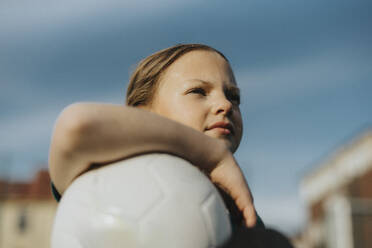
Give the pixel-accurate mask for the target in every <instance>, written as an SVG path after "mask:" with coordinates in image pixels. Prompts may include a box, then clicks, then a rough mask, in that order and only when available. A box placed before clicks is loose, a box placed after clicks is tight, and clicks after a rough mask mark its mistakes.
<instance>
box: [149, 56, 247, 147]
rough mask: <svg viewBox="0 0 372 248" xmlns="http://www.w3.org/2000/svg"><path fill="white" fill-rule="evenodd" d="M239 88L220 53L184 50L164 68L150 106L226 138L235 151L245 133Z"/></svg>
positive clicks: (194, 126) (170, 116)
mask: <svg viewBox="0 0 372 248" xmlns="http://www.w3.org/2000/svg"><path fill="white" fill-rule="evenodd" d="M239 100H240V95H239V89H238V88H237V85H236V82H235V78H234V75H233V72H232V70H231V68H230V65H229V64H228V62H227V61H226V60H225V59H224V58H223V57H222V56H221V55H219V54H218V53H216V52H212V51H204V50H196V51H191V52H188V53H186V54H184V55H183V56H182V57H180V58H179V59H177V60H176V61H175V62H174V63H173V64H172V65H170V67H168V69H167V70H166V71H165V73H164V74H163V76H162V77H161V79H160V82H159V85H158V88H157V91H156V93H155V96H154V98H153V100H152V102H151V103H150V104H149V106H147V108H148V109H149V110H150V111H152V112H155V113H157V114H159V115H162V116H164V117H167V118H169V119H172V120H175V121H177V122H180V123H182V124H184V125H186V126H189V127H192V128H194V129H196V130H199V131H201V132H203V133H204V134H206V135H208V136H210V137H213V138H218V139H223V140H225V141H226V143H227V145H228V146H229V148H230V150H231V151H232V152H234V151H235V150H236V149H237V148H238V146H239V143H240V140H241V137H242V117H241V113H240V109H239Z"/></svg>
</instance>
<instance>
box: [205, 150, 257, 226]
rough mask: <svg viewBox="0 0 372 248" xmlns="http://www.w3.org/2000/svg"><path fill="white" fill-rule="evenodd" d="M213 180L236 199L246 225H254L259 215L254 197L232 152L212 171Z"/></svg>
mask: <svg viewBox="0 0 372 248" xmlns="http://www.w3.org/2000/svg"><path fill="white" fill-rule="evenodd" d="M209 175H210V178H211V181H212V182H213V183H214V184H216V185H217V186H218V187H219V188H221V189H222V190H223V191H225V192H226V193H227V194H228V195H229V196H231V198H232V199H233V200H234V202H235V204H236V206H237V207H238V209H239V211H240V212H241V213H242V216H243V218H244V222H245V225H246V226H247V227H253V226H254V225H255V224H256V221H257V216H256V211H255V208H254V205H253V197H252V194H251V192H250V190H249V188H248V184H247V182H246V180H245V178H244V175H243V173H242V171H241V169H240V167H239V165H238V164H237V162H236V160H235V158H234V156H233V155H232V153H231V152H226V155H225V156H224V157H223V159H222V160H221V161H220V162H219V163H218V164H217V166H216V167H215V168H214V169H212V170H211V172H210V174H209Z"/></svg>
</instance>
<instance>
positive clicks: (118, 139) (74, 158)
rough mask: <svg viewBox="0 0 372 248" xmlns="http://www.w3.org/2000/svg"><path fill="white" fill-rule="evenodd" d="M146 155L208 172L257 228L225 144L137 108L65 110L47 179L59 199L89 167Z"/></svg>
mask: <svg viewBox="0 0 372 248" xmlns="http://www.w3.org/2000/svg"><path fill="white" fill-rule="evenodd" d="M150 152H164V153H170V154H174V155H176V156H179V157H182V158H184V159H186V160H188V161H190V162H191V163H192V164H194V165H196V166H198V167H199V168H201V169H202V170H204V171H206V172H207V173H208V174H209V175H210V177H211V180H212V181H213V182H214V183H216V184H218V185H219V186H220V187H221V188H222V189H224V190H225V191H226V192H227V193H228V194H230V195H231V196H232V198H233V199H234V200H235V203H236V204H237V206H238V207H239V209H240V210H241V211H242V212H243V214H244V216H245V217H246V221H248V222H247V225H248V226H251V225H253V224H254V223H255V217H256V216H255V213H254V208H253V202H252V197H251V194H250V192H249V189H248V186H247V184H246V181H245V179H244V177H243V174H242V172H241V171H240V168H239V166H238V165H237V163H236V161H235V159H234V157H233V156H232V154H231V152H230V151H229V150H228V148H227V146H226V145H225V143H224V142H223V141H221V140H218V139H214V138H211V137H208V136H207V135H204V134H203V133H201V132H199V131H197V130H194V129H192V128H190V127H187V126H184V125H182V124H180V123H177V122H175V121H172V120H169V119H167V118H165V117H162V116H159V115H157V114H154V113H151V112H149V111H146V110H142V109H139V108H133V107H126V106H122V105H111V104H96V103H77V104H73V105H70V106H69V107H67V108H66V109H65V110H64V111H63V112H62V113H61V115H60V116H59V118H58V120H57V122H56V125H55V129H54V133H53V136H52V141H51V146H50V154H49V167H50V175H51V179H52V181H53V183H54V184H55V186H56V188H57V190H58V191H59V192H60V193H61V194H63V192H64V191H65V190H66V188H67V187H68V186H69V185H70V184H71V182H72V181H73V180H74V179H75V178H76V177H78V176H79V175H81V174H82V173H84V172H85V171H87V170H89V169H90V168H91V167H92V165H97V164H99V165H103V164H107V163H111V162H114V161H118V160H122V159H125V158H128V157H131V156H134V155H137V154H143V153H150Z"/></svg>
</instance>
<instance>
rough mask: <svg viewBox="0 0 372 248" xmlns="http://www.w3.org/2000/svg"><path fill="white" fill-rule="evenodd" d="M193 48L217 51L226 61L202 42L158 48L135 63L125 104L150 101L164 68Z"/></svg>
mask: <svg viewBox="0 0 372 248" xmlns="http://www.w3.org/2000/svg"><path fill="white" fill-rule="evenodd" d="M195 50H206V51H213V52H217V53H218V54H220V55H221V56H222V57H223V58H224V59H225V60H226V61H228V60H227V58H226V57H225V56H224V55H223V54H222V53H221V52H220V51H218V50H216V49H214V48H212V47H210V46H207V45H203V44H179V45H176V46H172V47H169V48H166V49H163V50H160V51H158V52H156V53H154V54H152V55H150V56H148V57H147V58H145V59H143V60H142V61H140V62H139V64H138V65H137V67H136V69H135V70H134V72H133V73H132V75H131V77H130V80H129V85H128V89H127V98H126V99H127V100H126V104H127V105H128V106H134V107H135V106H141V105H142V106H144V105H147V104H149V103H151V100H152V98H153V96H154V94H155V91H156V89H157V86H158V84H159V81H160V77H161V75H162V74H163V73H164V72H165V70H166V69H167V68H168V67H169V66H170V65H171V64H172V63H173V62H174V61H176V60H177V59H178V58H180V57H181V56H182V55H184V54H186V53H188V52H191V51H195Z"/></svg>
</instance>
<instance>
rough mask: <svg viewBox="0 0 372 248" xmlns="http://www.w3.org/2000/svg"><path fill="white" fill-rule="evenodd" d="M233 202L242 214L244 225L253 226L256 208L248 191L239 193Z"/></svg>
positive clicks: (255, 218) (255, 219)
mask: <svg viewBox="0 0 372 248" xmlns="http://www.w3.org/2000/svg"><path fill="white" fill-rule="evenodd" d="M235 203H236V205H237V207H238V208H239V210H240V211H241V212H242V214H243V217H244V222H245V225H246V226H247V227H253V226H255V225H256V221H257V216H256V210H255V208H254V205H253V199H252V197H251V195H250V193H249V191H248V192H244V193H241V194H239V196H238V197H237V198H236V199H235Z"/></svg>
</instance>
